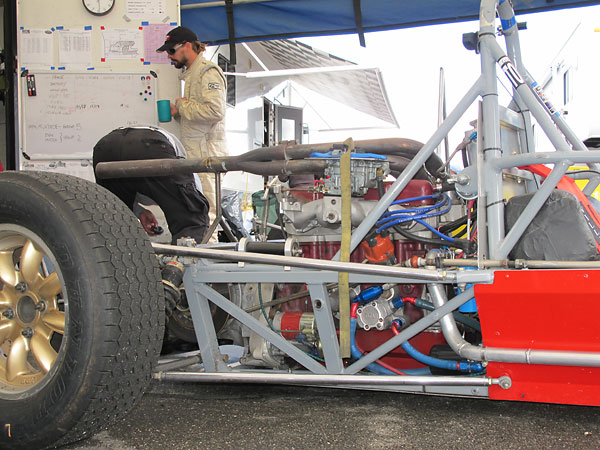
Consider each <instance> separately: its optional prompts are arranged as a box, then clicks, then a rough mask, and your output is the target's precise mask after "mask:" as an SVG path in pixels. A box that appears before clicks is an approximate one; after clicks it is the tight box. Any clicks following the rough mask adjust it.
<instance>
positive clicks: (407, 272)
mask: <svg viewBox="0 0 600 450" xmlns="http://www.w3.org/2000/svg"><path fill="white" fill-rule="evenodd" d="M152 247H153V248H154V250H155V251H156V253H158V254H165V255H176V256H196V257H198V258H205V259H217V260H221V261H233V262H236V263H238V262H249V263H258V264H271V265H276V266H290V267H302V268H305V269H316V270H329V271H333V272H348V273H358V274H366V275H380V276H389V277H393V278H407V277H408V278H412V279H415V280H422V281H455V280H456V274H455V273H447V272H444V271H437V270H429V269H412V268H406V267H394V266H378V265H375V264H361V263H352V262H348V263H340V262H339V261H329V260H324V259H313V258H297V257H290V256H279V255H265V254H260V253H247V252H233V251H229V250H217V249H205V248H199V247H196V248H191V247H179V246H177V245H167V244H157V243H152Z"/></svg>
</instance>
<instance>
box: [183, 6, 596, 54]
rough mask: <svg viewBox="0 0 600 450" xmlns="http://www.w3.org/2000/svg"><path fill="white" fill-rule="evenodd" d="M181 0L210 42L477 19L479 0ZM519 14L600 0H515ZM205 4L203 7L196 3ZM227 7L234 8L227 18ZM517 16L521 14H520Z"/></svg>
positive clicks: (191, 23) (187, 22)
mask: <svg viewBox="0 0 600 450" xmlns="http://www.w3.org/2000/svg"><path fill="white" fill-rule="evenodd" d="M228 3H229V4H230V6H229V8H227V7H226V6H225V1H223V2H221V1H218V2H215V1H214V0H181V23H182V25H184V26H186V27H188V28H191V29H192V30H194V31H195V32H196V33H197V34H198V37H199V38H200V40H202V41H204V42H208V43H211V44H220V43H226V42H230V43H231V42H233V41H234V40H235V42H244V41H256V40H267V39H278V38H290V37H303V36H323V35H332V34H349V33H359V34H360V33H363V32H369V31H379V30H391V29H397V28H409V27H418V26H423V25H433V24H441V23H451V22H460V21H465V20H474V19H477V18H478V17H479V3H480V2H479V0H256V1H254V0H250V1H248V0H242V1H240V0H231V1H229V2H228ZM512 3H513V8H514V10H515V13H516V14H517V16H518V15H519V14H524V13H531V12H536V11H549V10H554V9H562V8H571V7H578V6H589V5H594V4H598V3H600V0H594V1H593V0H513V2H512ZM194 5H200V6H201V7H194ZM227 9H229V11H231V14H230V15H229V16H230V19H231V18H233V20H229V21H228V14H227ZM517 19H518V17H517Z"/></svg>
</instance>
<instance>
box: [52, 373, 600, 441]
mask: <svg viewBox="0 0 600 450" xmlns="http://www.w3.org/2000/svg"><path fill="white" fill-rule="evenodd" d="M599 416H600V408H598V407H583V406H566V405H552V404H536V403H521V402H500V401H491V400H484V399H464V398H448V397H435V396H426V395H418V394H397V393H386V392H373V391H355V390H346V389H325V388H306V387H288V386H275V385H225V384H221V385H218V384H198V383H193V384H191V383H190V384H174V383H159V382H153V383H152V385H151V386H150V388H149V390H148V392H147V393H146V394H145V395H144V396H143V397H142V399H141V401H140V402H139V403H138V405H137V406H136V407H135V408H134V409H133V410H132V411H131V412H130V413H129V415H128V416H127V417H126V418H125V419H124V420H122V421H121V422H119V423H118V424H116V425H113V426H112V427H111V428H110V429H108V430H106V431H103V432H101V433H99V434H97V435H95V436H93V437H91V438H90V439H88V440H86V441H82V442H80V443H76V444H71V445H70V446H66V447H63V449H102V450H104V449H115V450H116V449H118V450H131V449H149V450H153V449H161V450H163V449H182V450H184V449H200V448H202V449H240V448H243V449H328V448H344V449H369V448H375V449H379V448H385V449H389V448H402V449H430V448H431V449H434V448H435V449H454V448H456V449H458V448H470V449H471V448H473V449H480V448H483V449H527V448H532V449H533V448H535V449H559V448H568V449H598V448H600V423H599V422H600V421H599Z"/></svg>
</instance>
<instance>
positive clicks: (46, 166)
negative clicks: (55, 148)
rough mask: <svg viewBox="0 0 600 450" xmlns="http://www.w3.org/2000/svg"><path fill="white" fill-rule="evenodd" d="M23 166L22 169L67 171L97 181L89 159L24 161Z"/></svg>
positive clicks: (66, 172)
mask: <svg viewBox="0 0 600 450" xmlns="http://www.w3.org/2000/svg"><path fill="white" fill-rule="evenodd" d="M21 167H22V170H41V171H44V172H56V173H65V174H67V175H73V176H75V177H79V178H83V179H85V180H88V181H92V182H95V181H96V178H95V176H94V169H93V166H92V162H91V161H90V160H87V159H82V160H77V161H23V163H22V165H21Z"/></svg>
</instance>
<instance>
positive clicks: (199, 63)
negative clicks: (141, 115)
mask: <svg viewBox="0 0 600 450" xmlns="http://www.w3.org/2000/svg"><path fill="white" fill-rule="evenodd" d="M179 79H180V80H183V81H184V82H185V86H184V91H183V97H184V99H179V100H177V102H176V106H177V110H178V111H179V116H180V120H181V141H182V142H183V146H184V147H185V149H186V151H187V154H188V158H207V157H209V156H211V157H214V156H218V157H221V156H227V148H226V146H225V109H226V97H227V80H226V78H225V75H224V74H223V71H222V70H221V68H220V67H219V66H217V65H216V64H213V63H212V62H210V61H208V60H207V59H205V58H203V57H202V55H198V56H197V57H196V59H195V60H194V62H193V63H192V64H191V66H190V67H188V68H187V70H186V71H185V72H183V73H182V74H181V75H179ZM198 176H199V177H200V180H201V181H202V191H203V192H204V195H205V197H206V198H207V199H208V203H209V205H210V211H209V213H208V217H209V219H210V222H211V223H212V222H213V221H214V220H215V218H216V205H215V175H214V174H212V173H199V174H198ZM209 242H210V243H214V242H217V231H216V230H215V232H214V233H213V235H212V236H211V238H210V240H209Z"/></svg>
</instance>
